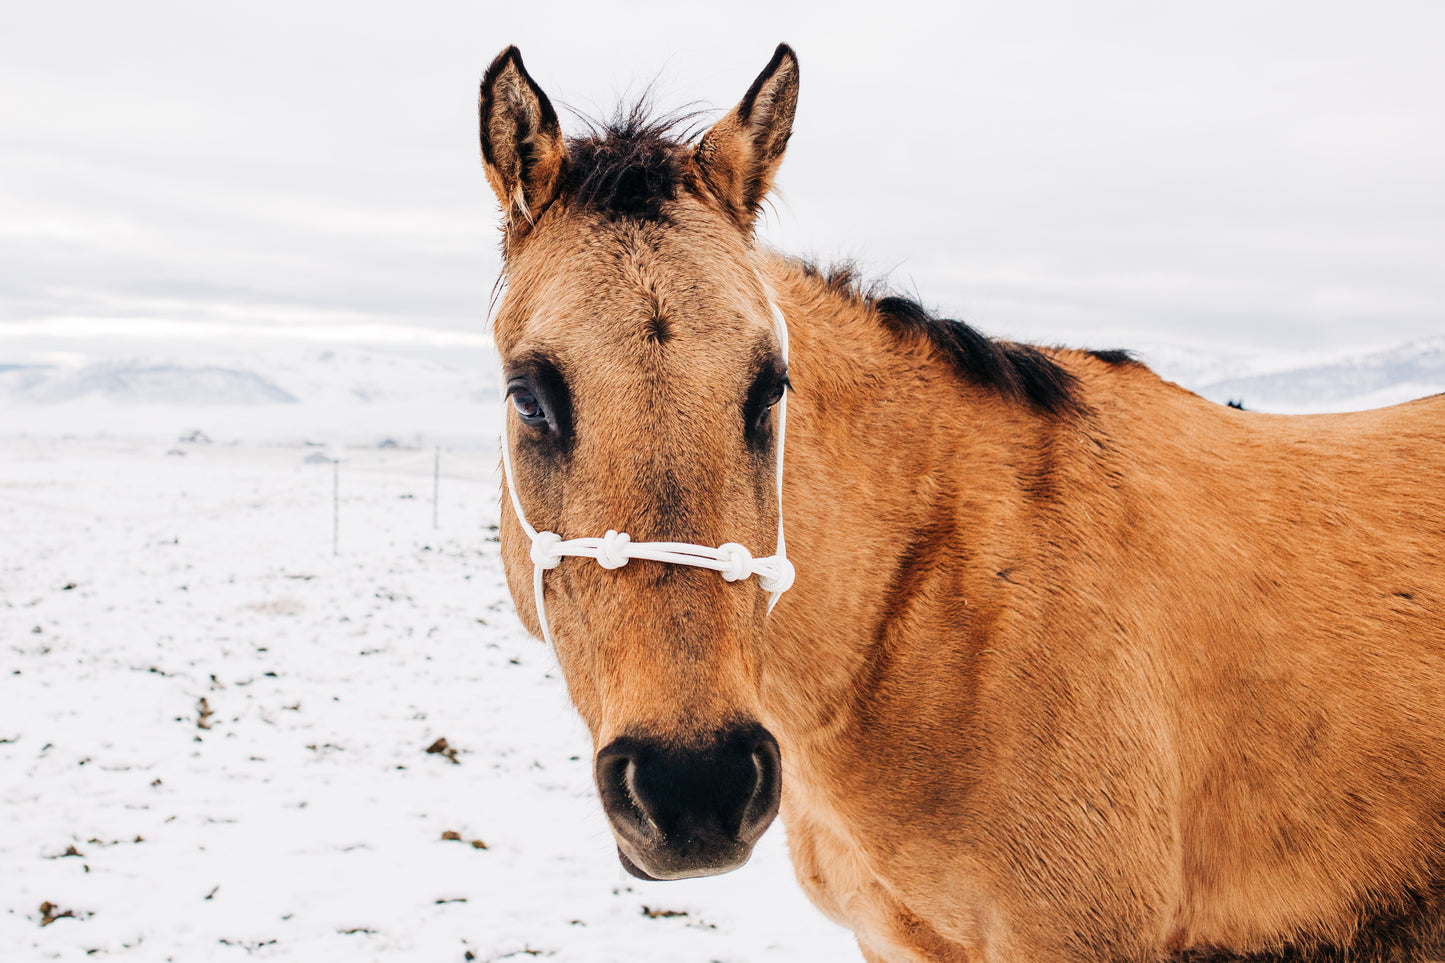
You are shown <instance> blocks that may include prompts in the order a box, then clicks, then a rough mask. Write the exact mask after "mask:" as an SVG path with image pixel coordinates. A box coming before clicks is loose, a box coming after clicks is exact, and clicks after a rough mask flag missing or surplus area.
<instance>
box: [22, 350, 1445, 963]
mask: <svg viewBox="0 0 1445 963" xmlns="http://www.w3.org/2000/svg"><path fill="white" fill-rule="evenodd" d="M81 333H82V334H84V332H81ZM43 334H44V333H43V332H41V333H39V334H35V335H33V336H32V335H24V337H19V336H13V335H12V336H11V337H10V338H9V340H8V341H7V342H6V344H4V345H0V347H5V348H6V350H5V351H3V352H0V362H8V363H9V364H10V365H11V367H9V368H8V370H0V810H3V813H4V827H5V829H4V832H3V833H0V870H3V871H0V963H13V961H20V963H28V961H32V960H35V961H40V960H80V959H90V958H94V957H102V958H103V957H111V956H114V957H125V958H127V959H135V960H156V961H161V960H174V961H179V963H190V961H206V960H242V959H252V958H254V959H271V960H292V961H307V963H315V961H321V963H325V961H331V960H347V961H353V960H356V961H368V960H385V961H392V960H395V961H401V960H415V961H427V963H431V961H465V960H484V961H485V960H524V959H531V958H547V959H556V960H573V961H598V963H613V961H654V960H655V961H698V963H709V961H720V963H727V961H735V963H740V961H765V960H778V961H784V960H786V961H847V960H857V959H859V955H858V953H857V950H856V949H855V948H854V945H853V942H852V939H851V937H850V936H849V935H848V934H847V933H846V932H845V931H843V930H842V929H840V928H838V927H836V926H834V925H832V924H831V923H829V922H828V921H826V920H825V919H824V918H823V917H822V916H821V915H819V914H818V913H817V912H816V911H815V910H813V909H812V907H811V906H809V905H808V904H807V903H806V901H805V900H804V898H803V896H802V894H801V891H800V890H799V889H798V887H797V884H796V883H795V882H794V880H793V876H792V871H791V868H790V866H789V865H788V862H787V856H786V851H785V839H784V833H783V831H782V828H781V827H775V828H774V829H773V830H772V831H770V832H769V833H768V835H767V836H766V837H764V840H763V842H762V843H761V844H760V845H759V847H758V849H757V852H756V854H755V855H754V857H753V860H752V862H751V863H750V864H749V865H748V866H747V867H745V868H744V869H743V870H741V871H739V872H736V873H733V874H730V875H727V876H723V877H718V878H715V879H709V880H694V881H687V882H679V883H643V882H639V881H637V880H634V879H632V878H631V877H629V876H626V875H625V874H624V873H623V872H622V871H621V869H620V868H619V865H618V862H617V859H616V856H615V853H614V847H613V843H612V839H611V834H610V832H609V830H608V828H607V825H606V822H605V819H604V817H603V815H602V811H601V808H600V806H599V805H598V803H597V801H596V798H595V794H594V789H593V785H592V779H591V774H590V745H589V741H588V738H587V734H586V732H585V730H584V728H583V727H582V725H581V724H580V722H579V721H578V720H577V718H576V716H575V714H574V712H573V710H572V708H571V706H570V705H569V703H568V701H567V697H566V693H565V691H564V688H563V686H562V683H561V681H560V679H559V678H558V673H557V670H556V666H555V664H554V662H553V660H552V657H551V655H550V653H549V652H548V651H547V650H546V649H545V648H544V647H543V646H542V645H541V643H539V642H537V641H535V640H533V639H531V638H530V637H529V636H527V635H526V634H525V632H524V631H523V630H522V628H521V626H520V624H519V623H518V621H517V619H516V617H515V615H514V613H513V611H512V604H511V600H510V597H509V596H508V594H507V592H506V590H505V588H504V585H503V576H502V570H501V565H500V561H499V559H498V555H497V543H496V542H495V540H494V539H495V534H496V522H497V510H498V492H499V489H498V478H497V471H496V465H497V448H496V437H497V426H498V422H497V415H498V413H499V411H500V408H499V406H498V404H497V402H496V390H497V379H496V375H495V360H494V358H493V357H492V356H491V354H490V352H489V351H488V350H487V349H486V348H485V346H484V345H483V346H481V347H478V346H477V345H450V346H445V347H444V348H443V349H440V350H436V351H432V352H431V354H430V355H427V354H426V353H425V352H422V353H417V352H411V353H410V354H408V353H406V352H398V351H387V350H377V349H375V348H359V347H356V348H337V349H335V350H331V349H325V350H323V349H322V348H321V347H317V346H304V345H303V346H297V345H295V344H279V345H278V344H272V345H269V346H267V347H265V349H264V350H259V349H257V350H247V351H242V352H240V353H239V354H236V355H224V356H223V355H219V354H217V353H216V352H214V351H211V350H208V349H206V348H205V347H204V345H203V344H202V343H201V340H198V341H197V342H196V343H193V344H189V345H187V344H183V343H181V342H179V341H177V340H175V339H174V338H168V339H166V340H165V344H166V345H167V348H168V352H167V353H166V354H165V355H160V354H157V353H156V351H155V350H154V349H155V347H156V346H157V345H158V344H160V343H161V342H160V341H158V340H153V341H145V340H141V341H134V342H129V343H126V344H124V345H120V346H118V347H115V348H110V349H106V350H98V349H97V348H96V347H95V345H94V343H93V342H91V341H89V340H88V339H80V338H68V337H58V338H56V337H49V338H47V337H42V336H41V335H43ZM27 339H28V340H27ZM202 340H204V339H202ZM217 341H218V342H224V343H227V344H230V343H231V342H230V341H229V340H226V339H217ZM80 343H85V344H86V345H87V346H88V350H87V351H85V352H81V351H75V350H74V347H75V345H77V344H80ZM1143 357H1144V358H1145V359H1146V360H1148V361H1150V362H1151V363H1153V364H1155V365H1156V366H1157V367H1158V369H1159V370H1160V371H1161V373H1163V374H1165V375H1166V376H1169V377H1171V378H1174V379H1176V380H1179V381H1180V382H1181V383H1183V384H1185V385H1186V386H1188V387H1193V388H1196V389H1197V390H1200V391H1201V393H1203V394H1205V395H1206V396H1207V397H1211V398H1213V399H1214V400H1216V401H1219V402H1221V403H1222V402H1223V401H1225V400H1230V399H1237V398H1242V399H1243V400H1244V402H1245V404H1246V406H1247V407H1251V408H1255V409H1257V410H1275V411H1291V410H1295V411H1319V410H1341V409H1347V408H1352V407H1367V406H1369V405H1371V404H1379V403H1387V402H1395V401H1403V400H1406V399H1408V398H1410V397H1416V396H1419V395H1422V394H1427V393H1430V392H1431V391H1439V390H1441V389H1442V388H1445V339H1440V338H1436V339H1431V340H1427V341H1420V342H1416V343H1414V344H1411V345H1403V346H1396V347H1393V348H1390V347H1386V348H1384V349H1380V350H1372V351H1366V352H1354V353H1351V352H1335V353H1332V354H1327V355H1317V354H1314V355H1312V354H1308V353H1299V354H1297V355H1295V356H1284V357H1263V356H1243V355H1240V356H1235V355H1228V354H1219V353H1214V354H1210V353H1208V352H1200V351H1197V350H1187V349H1181V348H1169V347H1165V348H1158V349H1154V350H1152V351H1147V350H1146V351H1145V352H1143ZM4 367H5V365H3V364H0V369H3V368H4ZM197 427H199V428H201V429H203V433H202V434H199V435H198V434H195V432H194V429H196V428H197ZM437 446H440V449H441V455H440V459H441V461H440V464H441V473H440V481H439V484H438V486H437V488H436V490H437V491H438V492H439V494H440V497H439V499H438V503H437V504H436V505H435V517H436V522H437V527H435V528H434V527H433V511H434V506H433V502H432V497H433V467H434V458H436V457H437V456H436V451H437ZM331 459H339V468H337V469H336V473H335V475H333V463H332V461H331ZM334 482H337V483H339V484H338V488H337V490H338V491H339V503H338V505H337V506H336V507H335V515H333V510H334V509H333V483H334ZM334 522H335V523H337V532H336V537H337V542H336V551H335V554H333V544H332V543H333V523H334ZM441 740H445V743H442V742H441ZM429 749H431V750H435V751H428V750H429Z"/></svg>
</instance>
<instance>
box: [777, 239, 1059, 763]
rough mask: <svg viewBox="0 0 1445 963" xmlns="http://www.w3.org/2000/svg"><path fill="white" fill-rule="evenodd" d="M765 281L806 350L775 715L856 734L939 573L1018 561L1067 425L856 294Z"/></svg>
mask: <svg viewBox="0 0 1445 963" xmlns="http://www.w3.org/2000/svg"><path fill="white" fill-rule="evenodd" d="M766 273H767V275H768V277H769V280H770V283H771V284H772V286H773V288H774V290H775V292H776V295H777V297H778V303H779V306H780V308H781V310H782V311H783V313H784V315H785V316H786V318H787V321H788V327H789V332H790V338H791V341H792V348H791V360H790V365H789V369H790V372H791V380H792V382H793V385H794V387H795V392H794V394H793V396H792V397H791V399H790V401H789V409H788V438H787V463H786V467H785V470H784V476H785V482H784V496H783V502H784V518H785V522H786V525H787V537H788V546H789V555H790V557H791V558H792V560H793V562H794V563H795V565H796V566H797V571H798V578H797V582H796V583H795V585H794V587H793V589H792V590H791V591H789V592H788V593H786V594H785V596H784V597H783V599H782V601H781V602H780V603H779V604H778V607H777V609H776V610H775V612H774V614H773V616H772V620H771V624H772V627H771V630H770V635H771V637H772V641H771V642H770V643H769V660H770V665H769V668H772V669H773V670H774V671H772V672H769V671H767V670H766V669H765V673H764V674H765V685H764V688H765V691H764V702H765V704H767V705H768V706H769V707H770V709H771V711H772V713H773V714H774V719H773V721H772V722H770V728H771V727H772V726H777V727H778V728H779V729H781V730H782V731H783V732H790V733H792V735H793V736H794V737H795V738H798V739H803V738H811V737H816V736H819V735H820V734H824V733H825V731H826V730H827V729H828V728H829V727H833V728H835V729H838V728H845V727H846V725H847V722H848V720H847V719H846V718H844V717H843V715H841V714H840V713H845V710H844V709H843V706H845V705H847V704H848V703H850V702H854V701H856V699H857V697H858V695H859V693H861V692H866V690H867V687H868V686H869V685H870V684H876V683H878V682H879V680H878V679H877V678H876V675H877V672H878V666H879V659H880V651H881V650H882V649H884V648H888V647H889V646H891V645H893V642H891V641H890V639H892V638H893V636H894V635H896V630H897V628H898V626H899V625H900V623H904V622H907V621H908V620H909V619H917V618H919V617H921V618H923V619H925V620H926V619H927V618H929V613H927V612H924V611H922V609H924V608H926V607H927V606H929V605H932V604H937V603H938V601H939V600H938V599H936V598H929V597H928V596H929V594H930V593H931V592H932V591H933V590H935V589H936V588H937V587H938V584H939V580H938V576H939V575H940V568H942V569H957V570H958V572H959V577H963V574H962V573H963V567H966V566H967V565H972V566H973V567H974V568H977V569H980V570H981V569H982V567H983V566H987V565H991V564H993V562H992V559H991V558H990V556H999V557H1003V556H1006V555H1008V554H1009V548H1010V547H1009V546H1007V545H1002V544H999V542H1000V540H1007V539H1008V538H1010V537H1012V536H1011V535H1010V534H1009V533H1011V532H1013V531H1015V530H1016V529H1017V526H1016V525H1011V524H1010V523H1009V521H1010V519H1014V518H1017V517H1018V516H1019V514H1020V513H1021V512H1022V511H1023V510H1024V508H1025V505H1024V503H1025V501H1026V499H1027V492H1026V488H1027V479H1028V477H1029V476H1030V474H1031V473H1032V472H1033V471H1034V470H1035V467H1036V464H1037V463H1038V462H1039V460H1040V459H1044V458H1047V457H1049V456H1048V450H1049V448H1050V445H1049V437H1050V435H1051V433H1052V430H1053V429H1054V427H1055V426H1054V425H1052V424H1051V423H1050V421H1049V419H1048V418H1047V417H1045V416H1042V415H1040V414H1038V413H1036V412H1034V411H1032V410H1031V409H1030V408H1029V407H1028V406H1027V405H1026V404H1021V403H1018V402H1013V401H1009V400H1006V399H1003V398H1001V397H999V396H998V395H997V393H995V392H991V391H990V390H989V389H986V388H982V387H978V386H975V385H972V384H970V383H968V382H966V381H965V380H963V379H961V378H960V377H959V375H958V374H957V373H956V372H955V371H954V369H953V368H952V366H951V365H950V364H949V362H948V361H947V360H945V359H944V358H943V357H941V356H940V355H939V354H938V352H936V351H934V350H932V349H931V347H930V346H928V345H926V344H923V343H919V344H908V345H901V344H900V342H899V340H898V338H897V337H896V336H895V335H894V334H892V333H890V332H889V331H888V330H887V329H886V328H885V327H884V326H883V325H882V324H881V323H880V321H879V319H878V317H877V315H876V312H875V311H874V310H873V309H872V308H871V307H870V306H869V304H868V303H867V301H866V299H864V298H861V297H859V296H858V295H857V294H856V292H851V291H845V290H841V289H838V288H834V287H830V286H829V285H827V284H826V283H825V282H823V281H822V280H821V279H819V278H816V277H813V276H811V275H810V274H809V273H807V272H805V271H804V270H803V269H802V268H801V267H800V266H798V265H796V264H794V263H792V262H787V261H784V260H782V259H775V260H773V261H771V262H769V264H768V265H767V269H766ZM999 567H1003V566H1002V564H1001V565H1000V566H999ZM942 574H943V578H944V582H945V583H949V584H953V585H954V587H957V580H956V579H954V580H952V582H950V576H949V575H948V574H947V573H946V572H945V573H942ZM925 581H930V582H931V584H930V585H929V586H928V587H927V588H925V587H924V585H923V583H924V582H925ZM953 602H954V600H952V599H950V600H946V601H945V604H953ZM986 603H987V600H986V599H983V598H979V599H973V600H968V604H970V605H986ZM951 642H952V640H944V641H943V642H942V644H951ZM889 658H890V659H892V656H891V655H890V656H889ZM775 731H776V730H775Z"/></svg>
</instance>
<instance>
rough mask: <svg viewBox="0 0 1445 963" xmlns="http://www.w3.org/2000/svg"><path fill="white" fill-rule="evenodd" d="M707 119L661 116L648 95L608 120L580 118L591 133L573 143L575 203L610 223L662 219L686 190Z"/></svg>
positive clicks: (570, 186) (687, 114)
mask: <svg viewBox="0 0 1445 963" xmlns="http://www.w3.org/2000/svg"><path fill="white" fill-rule="evenodd" d="M702 116H703V115H702V113H701V112H699V111H695V110H692V111H678V112H674V113H668V114H663V115H661V116H656V117H655V116H653V113H652V102H651V98H650V96H649V95H648V94H647V93H643V95H642V96H641V97H639V98H637V100H635V101H633V102H632V103H631V104H624V105H622V106H619V107H618V108H617V111H616V112H615V113H614V114H613V116H612V117H611V118H610V119H608V120H597V119H594V118H591V117H587V116H585V115H581V114H578V118H579V119H580V120H581V121H582V123H583V124H584V125H585V126H586V132H585V133H584V134H582V135H581V136H578V137H571V138H568V140H567V164H568V172H567V179H568V180H567V193H568V195H569V197H570V200H571V203H573V204H575V205H577V206H578V207H580V208H582V209H584V210H590V211H593V212H595V213H597V214H601V215H603V216H604V217H607V218H610V219H618V218H634V219H638V220H647V221H660V220H662V219H663V218H664V217H665V214H664V208H665V206H666V204H667V203H668V202H670V201H675V200H677V194H678V191H679V189H681V188H682V186H683V183H684V179H685V174H684V170H685V167H686V163H687V157H688V154H689V153H690V152H691V151H692V144H693V142H694V141H695V140H696V139H697V136H698V134H699V133H701V128H700V127H699V124H698V122H699V121H700V120H701V118H702Z"/></svg>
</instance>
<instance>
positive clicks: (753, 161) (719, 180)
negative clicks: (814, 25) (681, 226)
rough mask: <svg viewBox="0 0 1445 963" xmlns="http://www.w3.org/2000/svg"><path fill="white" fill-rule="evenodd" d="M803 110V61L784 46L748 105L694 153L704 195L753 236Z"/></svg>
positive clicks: (754, 87) (720, 124)
mask: <svg viewBox="0 0 1445 963" xmlns="http://www.w3.org/2000/svg"><path fill="white" fill-rule="evenodd" d="M797 107H798V58H797V55H796V54H794V53H793V48H792V47H789V46H788V45H787V44H785V43H780V44H778V49H777V50H776V51H775V52H774V53H773V59H772V60H771V61H769V62H768V65H767V66H766V67H764V68H763V72H762V73H760V74H758V79H757V80H754V81H753V85H752V86H751V87H749V88H748V92H747V94H746V96H744V97H743V99H742V101H741V102H740V103H739V104H738V105H737V106H736V107H734V108H733V109H732V110H730V111H728V112H727V114H726V115H725V116H724V117H723V118H722V119H721V120H719V121H718V122H717V123H716V124H714V125H713V126H712V129H710V130H709V131H708V132H707V133H706V134H704V135H703V136H702V139H701V140H700V141H698V144H697V147H696V148H694V150H693V152H692V164H691V166H692V170H693V173H694V175H695V177H696V178H697V180H698V182H699V186H700V187H701V188H702V190H703V192H704V193H705V194H706V195H708V196H710V197H711V198H713V199H714V200H715V201H717V203H718V204H719V205H720V206H721V207H722V209H723V211H724V212H725V213H727V214H728V215H729V216H731V217H732V218H733V220H735V221H737V223H738V226H739V227H741V228H742V229H743V230H744V231H751V230H752V227H753V221H754V219H755V218H756V217H757V213H758V207H759V205H761V204H762V202H763V198H764V197H766V196H767V194H768V191H769V190H770V189H771V188H772V186H773V175H774V174H775V173H777V170H778V165H780V164H781V163H782V162H783V149H784V148H785V147H787V146H788V137H789V136H791V135H792V133H793V113H794V112H795V111H796V110H797Z"/></svg>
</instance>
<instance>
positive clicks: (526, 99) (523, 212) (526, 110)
mask: <svg viewBox="0 0 1445 963" xmlns="http://www.w3.org/2000/svg"><path fill="white" fill-rule="evenodd" d="M477 114H478V119H479V121H480V126H481V135H482V164H483V166H484V167H485V168H486V170H487V180H488V182H490V183H491V185H492V190H494V191H496V193H497V200H498V201H500V202H501V205H502V218H503V221H504V225H505V229H506V233H507V240H508V242H511V241H514V240H517V239H519V238H520V237H521V236H523V235H525V234H526V232H527V231H528V230H530V229H531V227H532V224H533V223H535V222H536V220H537V218H538V217H539V216H540V215H541V213H542V212H543V211H544V210H546V209H547V205H549V204H551V203H552V202H553V201H554V200H556V199H557V194H558V192H559V191H560V190H561V184H562V171H563V168H564V167H565V166H566V163H567V145H566V142H565V141H564V140H563V139H562V127H561V125H560V124H558V123H557V111H555V110H553V109H552V102H551V101H550V100H548V99H547V95H546V94H544V93H542V88H541V87H538V86H537V84H536V81H534V80H532V77H531V75H529V74H528V73H527V68H526V67H524V66H522V54H521V52H520V51H518V50H517V48H516V47H508V48H507V49H506V50H503V51H502V52H501V53H500V54H498V55H497V59H496V60H493V61H492V65H491V66H490V67H488V68H487V73H486V76H485V77H483V78H482V91H481V99H480V102H479V104H478V108H477Z"/></svg>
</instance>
